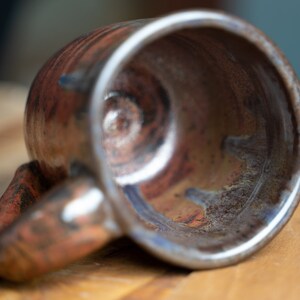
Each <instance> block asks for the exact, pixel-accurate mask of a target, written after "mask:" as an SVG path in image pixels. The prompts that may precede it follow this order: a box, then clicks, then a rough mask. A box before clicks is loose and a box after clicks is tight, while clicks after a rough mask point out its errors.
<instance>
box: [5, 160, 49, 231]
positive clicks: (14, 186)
mask: <svg viewBox="0 0 300 300" xmlns="http://www.w3.org/2000/svg"><path fill="white" fill-rule="evenodd" d="M47 187H48V183H47V181H46V180H45V178H44V177H43V175H42V174H41V172H40V169H39V166H38V164H37V162H31V163H29V164H25V165H23V166H21V167H20V168H19V169H18V170H17V171H16V174H15V176H14V178H13V179H12V181H11V183H10V185H9V186H8V188H7V190H6V191H5V193H4V194H3V196H2V197H1V198H0V231H2V230H3V229H5V228H6V227H7V226H8V225H10V224H11V223H12V222H13V221H14V220H15V219H16V218H18V217H19V216H20V214H21V213H23V212H24V211H25V210H27V208H28V207H30V206H32V205H33V204H34V203H36V202H37V201H38V199H39V198H40V196H41V195H42V194H43V193H44V192H45V191H46V189H47Z"/></svg>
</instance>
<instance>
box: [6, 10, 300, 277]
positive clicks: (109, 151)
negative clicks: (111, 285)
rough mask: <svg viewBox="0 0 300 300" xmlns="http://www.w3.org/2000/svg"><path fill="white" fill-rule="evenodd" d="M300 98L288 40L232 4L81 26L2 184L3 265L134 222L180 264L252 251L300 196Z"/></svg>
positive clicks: (143, 240) (118, 232) (56, 262)
mask: <svg viewBox="0 0 300 300" xmlns="http://www.w3.org/2000/svg"><path fill="white" fill-rule="evenodd" d="M299 101H300V92H299V82H298V79H297V78H296V76H295V74H294V72H293V70H292V68H291V66H290V65H289V63H288V62H287V61H286V59H285V58H284V56H283V55H282V53H281V52H280V50H278V48H277V47H276V46H275V45H274V44H273V43H272V42H270V40H269V39H268V38H267V37H266V36H265V35H264V34H263V33H262V32H260V31H259V30H258V29H256V28H255V27H253V26H252V25H250V24H248V23H246V22H245V21H242V20H240V19H239V18H236V17H233V16H229V15H227V14H224V13H220V12H214V11H206V10H205V11H200V10H199V11H186V12H179V13H175V14H172V15H169V16H165V17H162V18H159V19H156V20H139V21H130V22H124V23H120V24H116V25H112V26H108V27H104V28H101V29H98V30H95V31H93V32H91V33H89V34H87V35H85V36H82V37H80V38H78V39H77V40H75V41H74V42H72V43H70V44H69V45H67V46H66V47H65V48H63V49H62V50H61V51H60V52H58V53H57V54H56V55H55V56H54V57H52V58H51V59H50V60H49V61H48V62H47V64H46V65H45V66H44V67H43V68H42V70H41V71H40V72H39V73H38V75H37V77H36V79H35V81H34V83H33V85H32V87H31V90H30V93H29V97H28V102H27V107H26V114H25V139H26V145H27V148H28V152H29V154H30V157H31V159H32V162H31V163H29V164H27V165H24V166H22V167H21V168H20V169H19V170H18V171H17V173H16V175H15V178H14V179H13V181H12V183H11V184H10V186H9V187H8V189H7V191H6V192H5V193H4V195H3V196H2V198H1V204H0V208H1V209H0V211H1V226H2V233H1V236H0V275H1V276H2V277H4V278H7V279H11V280H16V281H21V280H26V279H30V278H33V277H35V276H38V275H41V274H43V273H46V272H49V271H52V270H56V269H58V268H61V267H63V266H65V265H67V264H69V263H71V262H73V261H75V260H76V259H79V258H81V257H83V256H85V255H87V254H89V253H90V252H92V251H94V250H96V249H99V248H101V247H103V246H104V245H105V244H106V243H107V242H109V241H111V240H112V239H115V238H117V237H120V236H122V235H127V236H130V237H131V238H132V239H133V240H134V241H135V242H137V243H138V244H140V245H141V246H143V247H144V248H145V249H147V250H149V251H150V252H151V253H153V254H154V255H156V256H157V257H159V258H161V259H163V260H166V261H169V262H171V263H174V264H176V265H179V266H184V267H188V268H194V269H197V268H214V267H220V266H225V265H229V264H233V263H236V262H239V261H240V260H242V259H244V258H245V257H247V256H248V255H250V254H251V253H253V252H254V251H256V250H257V249H259V248H261V247H262V246H263V245H265V244H266V243H267V242H268V241H269V240H270V239H271V238H272V237H273V236H274V235H275V234H276V233H278V231H279V230H280V229H281V228H282V227H283V225H284V224H285V223H286V222H287V220H288V219H289V218H290V216H291V215H292V213H293V211H294V209H295V207H296V205H297V203H298V198H299V170H300V168H299V139H298V134H299V121H300V117H299ZM44 194H45V195H44ZM20 214H21V216H19V215H20Z"/></svg>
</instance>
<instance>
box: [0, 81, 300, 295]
mask: <svg viewBox="0 0 300 300" xmlns="http://www.w3.org/2000/svg"><path fill="white" fill-rule="evenodd" d="M25 98H26V90H24V89H21V88H16V87H14V86H7V85H0V166H1V167H0V192H1V193H2V192H3V191H4V189H5V186H6V185H7V184H8V182H9V180H10V177H11V176H12V175H13V172H14V170H15V168H16V167H17V166H18V165H19V164H21V163H22V162H25V161H27V160H28V159H27V155H26V150H25V147H24V143H23V134H22V118H23V110H24V105H25ZM299 233H300V208H299V209H298V210H297V211H296V213H295V215H294V217H293V218H292V220H291V222H289V223H288V225H287V226H286V227H285V229H284V230H283V231H282V232H281V233H280V234H279V235H278V236H277V237H276V238H275V239H274V240H273V241H272V242H271V243H270V244H269V245H268V246H267V247H265V248H264V249H263V250H262V251H260V252H259V253H257V254H255V255H254V256H252V257H251V258H249V259H247V260H246V261H244V262H242V263H240V264H238V265H236V266H231V267H228V268H223V269H218V270H211V271H195V272H190V271H188V270H183V269H179V268H176V267H172V266H170V265H168V264H165V263H163V262H161V261H159V260H157V259H155V258H153V257H152V256H151V255H148V254H147V253H146V252H145V251H143V250H142V249H140V248H139V247H137V246H136V245H135V244H133V243H132V242H131V241H129V240H127V239H125V238H124V239H122V240H119V241H117V242H114V243H112V244H111V245H109V246H107V247H106V248H105V249H103V250H101V251H98V252H96V253H95V254H93V255H91V256H90V257H87V258H86V259H84V260H81V261H80V262H78V263H76V264H74V265H72V266H70V267H69V268H67V269H64V270H61V271H59V272H56V273H53V274H49V275H47V276H45V277H43V278H40V279H38V280H35V281H32V282H29V283H26V284H13V283H9V282H4V281H0V299H4V300H16V299H28V300H36V299H43V300H44V299H45V300H47V299H55V300H59V299H64V300H66V299H72V300H76V299H97V300H113V299H122V300H146V299H147V300H148V299H154V300H162V299H163V300H166V299H172V300H178V299H184V300H189V299H206V300H209V299H217V300H220V299H224V300H225V299H239V300H240V299H242V300H247V299H253V300H258V299H263V300H268V299H270V300H271V299H272V300H276V299H280V300H282V299H284V300H293V299H295V300H296V299H297V300H298V299H300V284H299V278H300V259H299V254H300V234H299Z"/></svg>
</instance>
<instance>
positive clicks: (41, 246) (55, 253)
mask: <svg viewBox="0 0 300 300" xmlns="http://www.w3.org/2000/svg"><path fill="white" fill-rule="evenodd" d="M91 190H92V191H93V192H94V193H95V191H96V193H97V191H98V189H97V188H96V187H95V185H94V182H93V180H90V179H85V178H79V179H77V180H75V181H67V182H66V183H64V184H62V185H61V186H60V187H58V188H56V189H55V190H53V191H52V192H51V193H49V194H48V195H46V196H45V197H44V198H43V200H42V201H41V202H40V203H38V204H37V205H35V206H34V207H33V208H32V209H30V210H29V211H27V212H25V213H24V214H23V215H22V217H21V218H19V219H17V221H16V222H14V223H13V224H12V225H11V226H9V227H8V228H6V230H4V231H3V232H2V234H1V236H0V276H1V277H3V278H6V279H10V280H14V281H23V280H28V279H31V278H33V277H36V276H39V275H42V274H44V273H46V272H50V271H53V270H56V269H60V268H62V267H63V266H66V265H68V264H69V263H71V262H73V261H75V260H77V259H78V258H80V257H83V256H85V255H87V254H88V253H91V252H92V251H93V250H96V249H97V248H99V247H100V246H102V245H104V244H105V243H107V242H108V241H109V240H110V239H111V234H110V232H108V231H107V230H106V229H104V228H103V227H102V222H103V220H104V218H105V217H106V216H105V213H104V211H103V205H104V203H103V199H90V200H93V201H98V202H99V203H98V204H97V205H96V206H94V207H93V209H92V210H89V211H87V212H86V213H85V212H84V209H83V208H82V207H81V211H80V210H79V211H78V208H77V211H75V215H72V213H74V212H72V210H71V211H70V212H69V213H68V215H67V216H65V217H64V211H65V210H66V209H68V207H70V205H71V206H72V205H74V203H75V205H76V201H80V198H81V197H83V198H84V197H86V195H87V194H89V192H90V191H91ZM98 194H99V196H100V197H101V195H102V194H101V192H98ZM68 205H69V206H68ZM69 210H70V209H69ZM78 214H79V215H78Z"/></svg>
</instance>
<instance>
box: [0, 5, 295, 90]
mask: <svg viewBox="0 0 300 300" xmlns="http://www.w3.org/2000/svg"><path fill="white" fill-rule="evenodd" d="M0 3H1V4H0V81H2V82H13V83H19V84H22V85H25V86H28V85H29V84H30V83H31V81H32V80H33V77H34V76H35V74H36V72H37V71H38V69H39V68H40V67H41V66H42V64H43V63H44V62H45V61H46V60H47V58H48V57H49V56H50V55H52V54H53V53H54V52H56V51H57V50H58V49H59V48H61V47H62V46H64V45H65V44H66V43H67V42H69V41H70V40H72V39H74V38H76V37H77V36H79V35H81V34H83V33H85V32H88V31H90V30H92V29H95V28H97V27H100V26H103V25H105V24H110V23H114V22H119V21H124V20H130V19H140V18H148V17H156V16H160V15H162V14H166V13H168V12H171V11H176V10H180V9H188V8H204V7H205V8H216V9H221V10H225V11H227V12H230V13H233V14H235V15H238V16H241V17H242V18H244V19H247V20H249V21H250V22H251V23H253V24H255V25H256V26H257V27H259V28H261V29H262V30H263V31H264V32H265V33H267V34H268V35H269V36H270V37H271V38H272V39H273V40H274V41H275V42H276V43H277V44H278V45H279V47H280V48H281V49H282V50H283V51H284V53H285V54H286V56H287V57H288V58H289V60H290V62H291V63H292V64H293V66H294V68H295V69H296V71H297V72H298V74H300V60H299V50H300V39H299V34H298V33H297V32H298V31H297V29H298V28H300V18H299V17H298V15H299V11H300V1H299V0H285V1H282V0H210V1H209V0H207V1H206V0H181V1H180V0H160V1H142V0H85V1H84V0H0Z"/></svg>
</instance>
